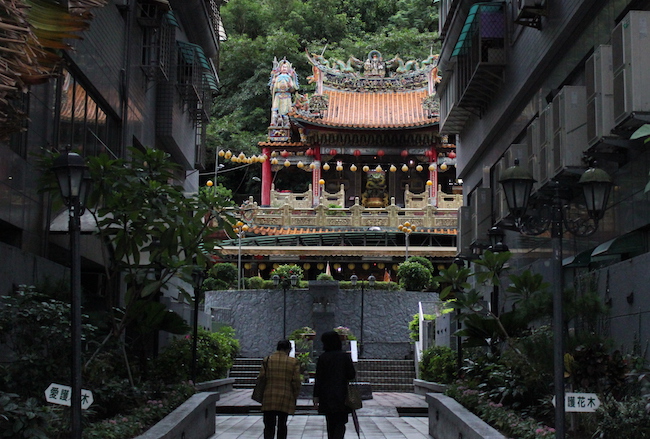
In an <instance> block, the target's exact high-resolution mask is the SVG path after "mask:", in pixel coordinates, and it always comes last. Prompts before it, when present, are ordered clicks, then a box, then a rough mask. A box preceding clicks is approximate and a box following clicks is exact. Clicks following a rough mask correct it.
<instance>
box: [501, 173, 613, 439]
mask: <svg viewBox="0 0 650 439" xmlns="http://www.w3.org/2000/svg"><path fill="white" fill-rule="evenodd" d="M534 182H535V180H534V179H533V177H532V175H530V173H529V172H528V171H527V170H525V169H524V168H522V167H521V166H519V161H518V160H515V165H514V166H512V167H510V168H508V169H506V170H505V171H504V172H503V174H502V176H501V179H500V180H499V183H501V186H502V187H503V191H504V193H505V196H506V202H507V203H508V209H509V210H510V213H511V214H512V216H513V217H514V218H515V225H516V227H517V228H518V229H519V230H520V231H521V232H522V233H524V234H537V235H538V234H541V233H543V232H545V231H547V230H548V229H549V227H550V230H551V241H552V246H553V260H552V262H553V263H552V275H553V374H554V380H553V382H554V387H555V437H556V438H557V439H564V437H565V436H564V434H565V432H564V420H565V413H564V345H563V336H564V334H563V330H564V320H563V309H562V284H563V282H562V235H563V234H564V233H563V226H564V227H565V228H566V229H567V230H568V231H569V232H571V233H572V234H574V235H576V236H589V235H592V234H593V233H595V232H596V230H597V229H598V221H599V220H601V219H602V218H603V216H604V215H605V209H606V207H607V200H608V198H609V192H610V190H611V186H612V181H611V178H610V176H609V175H608V174H607V173H606V172H605V171H603V170H602V169H597V168H590V169H588V170H587V171H585V172H584V173H583V174H582V176H581V177H580V180H579V181H578V185H579V186H581V187H582V189H583V194H584V197H585V201H586V207H587V214H588V218H587V219H583V218H578V219H571V220H569V219H568V218H567V217H566V214H565V213H566V211H567V210H568V206H566V205H565V203H564V202H563V200H562V197H561V195H560V185H559V183H558V182H554V183H553V185H552V186H553V197H552V199H550V200H549V201H550V209H551V215H550V218H542V219H541V220H542V221H541V222H540V220H539V219H537V218H531V217H527V216H525V215H526V210H527V209H528V202H529V200H530V192H531V189H532V187H533V183H534ZM528 223H531V224H532V227H528V226H527V224H528Z"/></svg>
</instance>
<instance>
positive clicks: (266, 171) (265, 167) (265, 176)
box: [261, 147, 273, 206]
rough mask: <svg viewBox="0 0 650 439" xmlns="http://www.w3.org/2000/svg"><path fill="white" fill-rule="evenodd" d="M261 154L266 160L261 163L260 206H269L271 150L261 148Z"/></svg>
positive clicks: (271, 179)
mask: <svg viewBox="0 0 650 439" xmlns="http://www.w3.org/2000/svg"><path fill="white" fill-rule="evenodd" d="M262 154H264V155H265V156H266V160H264V162H263V163H262V194H261V195H262V206H270V205H271V184H272V182H273V171H272V170H271V149H270V148H268V147H265V148H262Z"/></svg>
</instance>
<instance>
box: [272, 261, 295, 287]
mask: <svg viewBox="0 0 650 439" xmlns="http://www.w3.org/2000/svg"><path fill="white" fill-rule="evenodd" d="M276 274H277V275H278V276H280V284H282V283H284V282H290V281H291V276H293V275H294V274H295V275H296V276H298V281H301V280H302V277H303V271H302V268H301V267H299V266H298V265H296V264H283V265H280V266H278V268H276V269H275V270H273V271H272V272H271V279H273V276H275V275H276ZM288 285H291V283H288Z"/></svg>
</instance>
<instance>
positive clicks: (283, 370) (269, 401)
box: [260, 351, 301, 415]
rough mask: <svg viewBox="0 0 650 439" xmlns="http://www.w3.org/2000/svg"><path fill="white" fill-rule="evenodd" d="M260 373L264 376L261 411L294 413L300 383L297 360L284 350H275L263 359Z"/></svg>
mask: <svg viewBox="0 0 650 439" xmlns="http://www.w3.org/2000/svg"><path fill="white" fill-rule="evenodd" d="M265 363H266V368H265V367H264V364H265ZM260 375H261V376H262V377H265V378H266V387H265V388H264V398H263V399H262V411H263V412H265V411H271V410H275V411H279V412H284V413H289V414H290V415H292V414H294V413H295V411H296V399H297V398H298V394H299V393H300V385H301V383H300V364H299V363H298V360H296V359H295V358H292V357H290V356H289V354H288V353H286V352H282V351H276V352H274V353H273V354H272V355H269V356H268V357H266V358H265V359H264V361H263V363H262V367H261V368H260Z"/></svg>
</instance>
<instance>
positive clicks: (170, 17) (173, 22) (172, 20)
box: [165, 11, 181, 29]
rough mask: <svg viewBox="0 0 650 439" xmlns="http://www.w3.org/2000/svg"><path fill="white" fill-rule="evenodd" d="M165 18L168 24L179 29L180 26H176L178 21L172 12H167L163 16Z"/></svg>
mask: <svg viewBox="0 0 650 439" xmlns="http://www.w3.org/2000/svg"><path fill="white" fill-rule="evenodd" d="M165 17H166V18H167V21H169V24H171V25H172V26H176V27H177V28H179V29H180V27H181V25H180V24H178V20H177V19H176V15H174V12H173V11H169V12H167V13H166V14H165Z"/></svg>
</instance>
